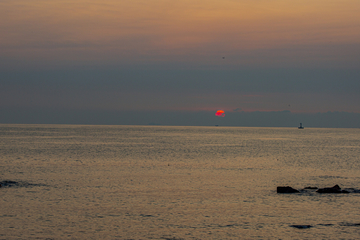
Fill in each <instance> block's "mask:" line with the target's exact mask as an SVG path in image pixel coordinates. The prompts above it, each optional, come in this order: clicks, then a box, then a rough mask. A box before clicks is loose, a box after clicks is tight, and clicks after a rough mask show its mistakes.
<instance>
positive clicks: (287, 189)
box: [276, 186, 299, 193]
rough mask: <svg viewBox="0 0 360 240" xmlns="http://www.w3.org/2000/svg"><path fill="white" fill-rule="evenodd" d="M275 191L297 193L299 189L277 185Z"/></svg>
mask: <svg viewBox="0 0 360 240" xmlns="http://www.w3.org/2000/svg"><path fill="white" fill-rule="evenodd" d="M276 192H277V193H298V192H299V191H298V190H296V189H294V188H292V187H289V186H286V187H277V189H276Z"/></svg>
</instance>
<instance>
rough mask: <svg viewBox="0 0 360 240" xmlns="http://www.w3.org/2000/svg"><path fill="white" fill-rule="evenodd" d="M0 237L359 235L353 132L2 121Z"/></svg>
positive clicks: (358, 145) (359, 144) (358, 157)
mask: <svg viewBox="0 0 360 240" xmlns="http://www.w3.org/2000/svg"><path fill="white" fill-rule="evenodd" d="M0 146H1V148H0V182H1V183H2V185H3V186H2V187H1V188H0V196H1V198H0V239H172V240H175V239H360V193H356V191H355V193H349V194H320V193H317V192H316V191H315V190H307V191H302V192H300V193H294V194H279V193H277V192H276V188H277V186H291V187H293V188H296V189H303V188H304V187H308V186H311V187H319V188H323V187H332V186H334V185H335V184H338V185H339V186H340V187H341V188H354V189H355V190H357V189H360V129H325V128H324V129H322V128H305V129H303V130H299V129H297V128H245V127H221V126H219V127H215V126H214V127H173V126H85V125H8V124H1V125H0Z"/></svg>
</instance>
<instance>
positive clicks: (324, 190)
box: [316, 185, 349, 193]
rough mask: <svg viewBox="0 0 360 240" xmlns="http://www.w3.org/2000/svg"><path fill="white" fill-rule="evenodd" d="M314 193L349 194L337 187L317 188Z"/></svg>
mask: <svg viewBox="0 0 360 240" xmlns="http://www.w3.org/2000/svg"><path fill="white" fill-rule="evenodd" d="M316 192H318V193H349V191H346V190H341V188H340V187H339V185H335V186H333V187H329V188H319V189H318V190H317V191H316Z"/></svg>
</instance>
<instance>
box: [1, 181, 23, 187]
mask: <svg viewBox="0 0 360 240" xmlns="http://www.w3.org/2000/svg"><path fill="white" fill-rule="evenodd" d="M18 185H19V183H18V182H15V181H10V180H4V181H1V182H0V186H1V187H12V186H18Z"/></svg>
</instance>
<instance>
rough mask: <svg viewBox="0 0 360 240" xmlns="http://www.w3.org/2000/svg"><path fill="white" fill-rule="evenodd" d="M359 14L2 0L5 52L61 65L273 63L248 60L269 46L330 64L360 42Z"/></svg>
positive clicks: (225, 3) (300, 8)
mask: <svg viewBox="0 0 360 240" xmlns="http://www.w3.org/2000/svg"><path fill="white" fill-rule="evenodd" d="M359 12H360V2H359V1H357V0H342V1H329V0H317V1H307V0H295V1H288V0H275V1H274V0H270V1H261V0H260V1H235V0H232V1H230V0H222V1H219V0H212V1H211V0H198V1H194V0H182V1H172V0H150V1H149V0H138V1H134V0H131V1H130V0H122V1H95V0H79V1H76V2H74V1H63V0H62V1H57V0H52V1H40V0H17V1H1V2H0V33H1V36H2V37H1V38H0V48H1V50H2V51H3V52H4V54H6V55H7V56H8V57H9V58H14V59H16V58H21V59H22V60H24V58H25V59H33V60H35V62H36V61H38V60H37V59H38V58H39V57H40V58H43V59H47V61H51V62H55V63H59V62H60V63H62V62H64V61H72V62H85V63H89V62H90V63H95V64H101V63H109V62H113V61H119V62H149V61H168V60H173V61H185V62H194V61H195V62H198V63H199V62H201V63H203V64H210V65H213V64H215V65H217V64H218V63H217V61H214V60H212V59H213V58H215V57H217V56H223V55H224V56H227V57H228V58H230V59H231V64H229V65H235V66H236V65H238V64H244V63H246V64H250V65H253V64H263V65H267V64H272V63H273V62H272V61H271V60H270V59H269V58H271V56H268V57H267V58H264V59H262V58H261V56H259V57H257V58H254V59H252V58H246V56H249V55H251V53H252V52H254V51H258V50H264V49H270V50H273V49H275V50H277V49H278V50H279V51H278V53H276V55H277V56H280V58H278V59H277V61H280V62H281V59H283V61H282V62H288V61H289V59H291V60H292V61H294V62H298V63H299V62H300V63H301V62H305V61H309V60H310V61H313V59H314V58H316V60H317V61H320V60H321V61H325V62H328V61H330V62H331V58H332V56H334V55H337V56H338V55H341V54H345V53H343V52H342V51H334V52H328V49H327V48H326V46H332V45H351V44H358V43H359V42H360V14H359ZM318 46H322V47H324V46H325V49H319V48H318ZM282 49H285V51H282ZM288 49H292V50H291V51H289V50H288ZM314 51H315V52H316V53H317V54H314V53H313V54H311V53H312V52H314ZM304 52H305V53H310V54H304ZM349 54H350V56H349ZM120 55H121V56H122V57H119V56H120ZM123 56H126V57H127V58H126V60H124V58H123ZM344 57H345V56H344ZM346 57H350V58H351V57H354V56H351V51H348V52H346ZM279 59H280V60H279ZM39 61H40V60H39Z"/></svg>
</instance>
